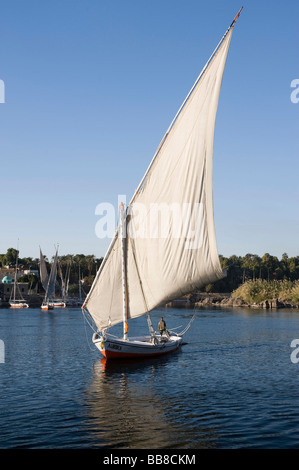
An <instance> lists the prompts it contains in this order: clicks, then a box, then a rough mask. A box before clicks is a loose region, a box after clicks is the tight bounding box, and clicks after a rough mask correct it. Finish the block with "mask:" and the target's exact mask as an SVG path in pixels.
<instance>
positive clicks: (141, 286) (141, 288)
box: [129, 237, 155, 338]
mask: <svg viewBox="0 0 299 470" xmlns="http://www.w3.org/2000/svg"><path fill="white" fill-rule="evenodd" d="M129 241H130V243H131V247H132V254H133V260H134V263H135V268H136V271H137V276H138V280H139V284H140V290H141V293H142V298H143V302H144V307H145V309H146V317H147V324H148V328H149V331H150V334H151V337H152V338H155V330H154V327H153V324H152V320H151V317H150V314H149V309H148V305H147V301H146V298H145V294H144V290H143V285H142V280H141V277H140V274H139V269H138V265H137V262H136V257H135V246H134V245H133V242H132V238H131V237H130V239H129Z"/></svg>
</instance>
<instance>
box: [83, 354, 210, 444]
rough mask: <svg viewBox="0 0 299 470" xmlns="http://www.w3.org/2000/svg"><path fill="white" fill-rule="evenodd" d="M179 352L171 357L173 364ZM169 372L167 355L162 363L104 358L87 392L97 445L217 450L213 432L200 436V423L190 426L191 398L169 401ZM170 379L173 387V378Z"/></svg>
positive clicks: (174, 378) (94, 440) (96, 368)
mask: <svg viewBox="0 0 299 470" xmlns="http://www.w3.org/2000/svg"><path fill="white" fill-rule="evenodd" d="M178 354H180V353H179V352H178V353H176V354H174V356H172V359H173V360H174V361H175V360H176V356H177V355H178ZM168 374H169V358H166V357H164V358H160V359H159V361H157V359H147V360H146V361H144V360H143V361H138V362H136V361H134V363H132V362H131V361H130V360H128V361H124V360H121V361H117V362H116V361H115V362H114V361H107V360H105V359H102V360H101V361H99V362H97V363H96V364H95V365H94V370H93V381H92V383H91V384H90V386H89V388H88V390H87V392H86V401H87V405H88V407H89V410H90V411H89V413H90V416H89V419H90V418H92V420H93V428H92V432H93V439H92V440H93V443H94V446H101V447H105V448H109V447H113V448H131V449H132V448H135V449H163V448H164V449H165V448H168V449H169V448H171V449H174V448H205V447H213V446H214V445H215V444H214V442H215V440H217V436H216V435H215V430H214V429H212V428H211V429H207V428H206V427H204V428H203V430H202V434H201V428H200V427H199V426H198V422H197V419H195V420H194V423H193V424H192V422H191V423H190V407H189V403H188V400H187V403H186V400H184V399H183V400H182V397H181V396H180V394H176V395H175V396H173V397H169V395H168V394H166V393H165V391H163V386H165V383H164V382H165V377H166V376H167V375H168ZM172 380H173V381H174V383H175V381H176V377H175V375H174V376H173V378H172ZM161 383H162V387H161ZM163 384H164V385H163ZM160 387H161V388H160ZM195 416H196V413H195V414H194V417H195ZM191 421H192V420H191ZM207 436H208V437H209V438H208V439H207ZM95 437H96V439H95Z"/></svg>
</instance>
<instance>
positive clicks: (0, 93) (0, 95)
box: [0, 80, 5, 103]
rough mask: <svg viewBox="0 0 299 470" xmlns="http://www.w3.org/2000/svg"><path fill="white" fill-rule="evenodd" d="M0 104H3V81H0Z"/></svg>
mask: <svg viewBox="0 0 299 470" xmlns="http://www.w3.org/2000/svg"><path fill="white" fill-rule="evenodd" d="M0 103H5V85H4V81H3V80H0Z"/></svg>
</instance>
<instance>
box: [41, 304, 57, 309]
mask: <svg viewBox="0 0 299 470" xmlns="http://www.w3.org/2000/svg"><path fill="white" fill-rule="evenodd" d="M41 309H42V310H54V307H53V306H52V305H42V306H41Z"/></svg>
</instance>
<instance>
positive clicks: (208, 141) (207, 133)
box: [84, 28, 232, 330]
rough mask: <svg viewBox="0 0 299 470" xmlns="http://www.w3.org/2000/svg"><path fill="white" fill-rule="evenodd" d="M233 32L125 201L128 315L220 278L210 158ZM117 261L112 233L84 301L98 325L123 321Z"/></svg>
mask: <svg viewBox="0 0 299 470" xmlns="http://www.w3.org/2000/svg"><path fill="white" fill-rule="evenodd" d="M231 34H232V28H231V29H230V30H229V32H228V33H227V34H226V36H225V38H224V39H223V41H222V43H221V45H220V47H219V48H218V50H217V51H216V53H215V54H214V56H213V57H212V59H211V61H210V62H209V63H208V65H207V67H206V68H205V70H204V73H202V74H201V75H200V76H199V78H200V79H198V80H197V81H196V82H195V85H194V87H193V88H192V89H191V92H190V93H189V95H188V97H187V99H186V100H185V102H184V104H183V106H182V107H181V109H180V111H179V113H178V115H177V116H176V117H175V120H174V121H173V123H172V124H171V126H170V128H169V130H168V132H167V133H166V135H165V137H164V139H163V140H162V142H161V144H160V146H159V148H158V151H157V153H156V155H155V157H154V159H153V161H152V163H151V165H150V167H149V169H148V171H147V172H146V175H145V177H144V179H143V180H142V182H141V184H140V186H139V188H138V190H137V191H136V193H135V195H134V196H133V198H132V200H131V202H130V204H129V206H128V209H127V221H126V223H127V237H126V243H127V247H126V250H127V257H126V273H127V315H128V318H134V317H138V316H140V315H143V314H145V313H147V312H148V311H150V310H152V309H154V308H156V307H157V306H158V305H160V304H164V303H166V302H167V301H169V300H172V299H174V298H177V297H179V296H181V295H184V294H187V293H190V292H191V291H193V290H195V289H198V288H200V287H202V286H204V285H206V284H208V283H211V282H215V281H217V280H218V279H221V278H222V277H223V272H222V269H221V266H220V262H219V257H218V252H217V246H216V237H215V228H214V215H213V195H212V158H213V140H214V128H215V119H216V112H217V106H218V100H219V93H220V88H221V82H222V77H223V72H224V67H225V63H226V57H227V53H228V49H229V44H230V40H231ZM161 214H162V220H161V218H159V217H160V215H161ZM121 259H122V257H121V239H120V237H119V236H118V230H117V231H116V235H115V238H114V240H113V241H112V243H111V246H110V248H109V250H108V254H107V255H106V257H105V259H104V261H103V263H102V265H101V267H100V270H99V271H98V273H97V276H96V278H95V281H94V283H93V285H92V288H91V290H90V292H89V294H88V296H87V299H86V301H85V304H84V306H85V307H86V308H87V310H88V311H89V313H90V314H91V315H92V317H93V319H94V321H95V323H96V325H97V327H98V329H99V330H102V329H104V328H107V327H109V326H112V325H114V324H117V323H119V322H121V321H123V305H122V303H123V287H122V265H121Z"/></svg>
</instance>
